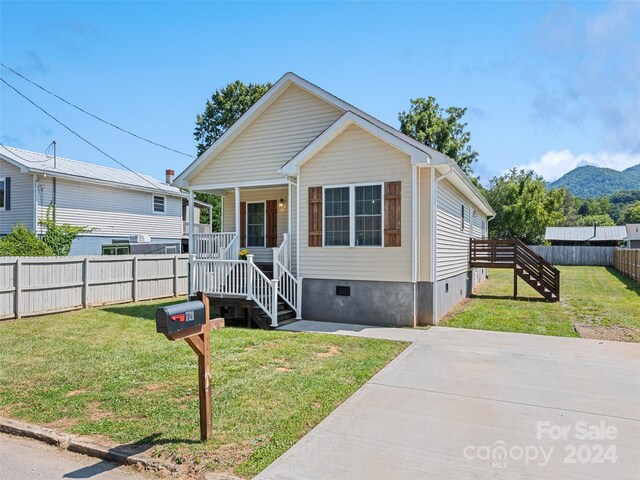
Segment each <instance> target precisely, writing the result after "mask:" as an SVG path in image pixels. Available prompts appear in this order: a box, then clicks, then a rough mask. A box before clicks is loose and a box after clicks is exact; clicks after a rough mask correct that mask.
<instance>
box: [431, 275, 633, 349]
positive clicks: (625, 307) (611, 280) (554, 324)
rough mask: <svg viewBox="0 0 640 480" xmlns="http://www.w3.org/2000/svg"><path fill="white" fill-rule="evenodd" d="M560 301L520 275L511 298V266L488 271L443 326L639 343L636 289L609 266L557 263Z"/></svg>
mask: <svg viewBox="0 0 640 480" xmlns="http://www.w3.org/2000/svg"><path fill="white" fill-rule="evenodd" d="M560 282H561V285H560V299H561V300H560V302H556V303H548V302H544V301H541V298H542V297H541V296H540V295H539V294H538V293H537V292H536V291H535V290H533V289H532V288H531V287H529V285H527V284H526V283H525V282H523V281H522V280H519V282H518V295H519V297H520V296H521V297H522V298H519V299H518V300H514V299H513V298H511V295H513V271H512V270H497V269H496V270H490V271H489V280H487V281H486V282H485V283H484V284H483V285H482V286H481V287H480V288H479V289H478V292H477V295H475V296H474V297H473V298H471V299H469V300H467V301H465V302H464V303H463V304H461V305H460V306H458V307H456V308H455V309H454V310H453V311H452V312H451V313H450V314H449V315H448V316H447V318H445V319H444V321H443V323H442V324H443V325H445V326H449V327H460V328H476V329H480V330H497V331H504V332H522V333H536V334H540V335H557V336H563V337H578V336H582V337H587V338H601V339H606V340H624V341H632V342H640V288H639V287H638V284H637V283H635V282H633V281H632V280H630V279H628V278H626V277H624V276H622V275H621V274H620V273H618V272H617V271H616V270H615V269H613V268H605V267H560Z"/></svg>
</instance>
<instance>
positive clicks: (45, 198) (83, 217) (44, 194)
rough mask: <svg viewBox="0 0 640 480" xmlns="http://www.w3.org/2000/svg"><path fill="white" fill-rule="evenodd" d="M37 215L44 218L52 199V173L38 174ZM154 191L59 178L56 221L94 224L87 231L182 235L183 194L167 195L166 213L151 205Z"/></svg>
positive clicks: (163, 235)
mask: <svg viewBox="0 0 640 480" xmlns="http://www.w3.org/2000/svg"><path fill="white" fill-rule="evenodd" d="M36 186H37V189H36V191H37V192H38V194H37V195H38V218H45V217H46V214H47V207H48V206H49V204H50V203H51V201H52V199H53V185H52V179H51V177H46V178H43V177H38V179H37V183H36ZM150 197H151V194H150V193H149V192H141V191H136V190H130V189H125V188H114V187H108V186H103V185H96V184H90V183H84V182H73V181H69V180H63V179H60V178H58V179H57V183H56V223H69V224H71V225H78V226H86V227H92V228H94V230H93V231H92V232H90V233H88V234H87V235H94V236H109V237H110V236H115V237H117V236H123V237H128V236H130V235H137V234H146V235H150V236H151V237H157V238H182V198H179V197H171V196H165V197H164V198H165V214H164V215H158V214H154V213H153V212H152V208H150V205H149V204H150V203H151V199H150Z"/></svg>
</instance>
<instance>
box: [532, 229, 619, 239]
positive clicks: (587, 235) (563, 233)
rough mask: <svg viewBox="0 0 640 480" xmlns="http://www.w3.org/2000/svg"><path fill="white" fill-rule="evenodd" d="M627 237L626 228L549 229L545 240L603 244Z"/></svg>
mask: <svg viewBox="0 0 640 480" xmlns="http://www.w3.org/2000/svg"><path fill="white" fill-rule="evenodd" d="M626 236H627V229H626V228H625V227H624V226H616V227H596V234H595V235H594V234H593V227H547V230H546V232H545V235H544V238H545V240H562V241H565V242H586V241H589V242H603V241H615V240H623V239H624V238H625V237H626Z"/></svg>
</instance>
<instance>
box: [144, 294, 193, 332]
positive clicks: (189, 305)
mask: <svg viewBox="0 0 640 480" xmlns="http://www.w3.org/2000/svg"><path fill="white" fill-rule="evenodd" d="M204 324H205V307H204V303H203V302H201V301H200V300H196V301H193V302H185V303H178V304H176V305H169V306H167V307H160V308H159V309H158V311H157V312H156V332H158V333H164V334H172V333H177V332H181V331H183V330H187V329H191V328H194V327H200V326H202V325H204Z"/></svg>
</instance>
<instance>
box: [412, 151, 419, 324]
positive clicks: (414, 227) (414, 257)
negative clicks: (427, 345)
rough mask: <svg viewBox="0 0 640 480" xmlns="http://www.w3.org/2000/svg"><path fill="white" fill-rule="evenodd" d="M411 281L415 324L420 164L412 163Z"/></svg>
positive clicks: (416, 322)
mask: <svg viewBox="0 0 640 480" xmlns="http://www.w3.org/2000/svg"><path fill="white" fill-rule="evenodd" d="M411 217H412V218H411V223H412V227H411V237H412V238H411V258H412V260H413V262H412V265H411V282H412V283H413V326H414V327H415V326H416V325H417V324H418V266H419V263H418V237H419V234H418V165H415V164H413V165H411Z"/></svg>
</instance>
